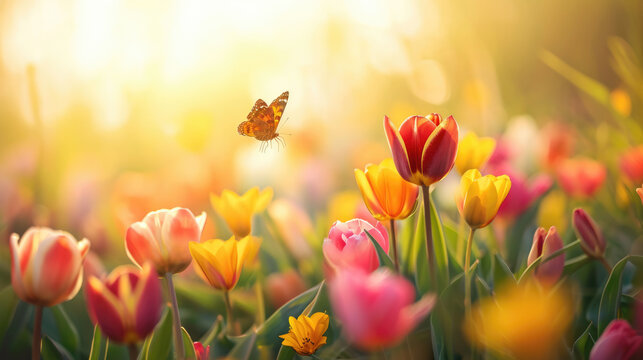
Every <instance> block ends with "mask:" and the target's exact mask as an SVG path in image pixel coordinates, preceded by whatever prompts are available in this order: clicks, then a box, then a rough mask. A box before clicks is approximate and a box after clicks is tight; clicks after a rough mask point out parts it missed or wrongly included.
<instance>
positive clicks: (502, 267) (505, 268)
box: [493, 253, 516, 289]
mask: <svg viewBox="0 0 643 360" xmlns="http://www.w3.org/2000/svg"><path fill="white" fill-rule="evenodd" d="M494 259H495V262H494V268H493V287H494V289H495V288H496V287H497V286H498V285H500V284H502V283H503V282H505V281H507V280H511V281H512V282H513V283H516V278H515V277H514V274H513V273H512V272H511V269H509V265H507V263H506V262H505V260H504V259H503V258H502V256H500V254H498V253H496V254H495V256H494Z"/></svg>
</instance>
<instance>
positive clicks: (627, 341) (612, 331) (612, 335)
mask: <svg viewBox="0 0 643 360" xmlns="http://www.w3.org/2000/svg"><path fill="white" fill-rule="evenodd" d="M641 342H643V337H641V336H640V335H638V334H637V333H636V331H635V330H634V329H632V327H631V326H630V324H629V323H628V322H627V321H625V320H614V321H612V322H611V323H609V325H607V328H606V329H605V331H603V335H601V337H599V338H598V341H596V344H594V347H593V348H592V352H591V353H590V355H589V359H590V360H627V359H630V358H631V357H632V355H633V354H634V353H635V352H636V351H637V349H638V348H639V346H640V345H641Z"/></svg>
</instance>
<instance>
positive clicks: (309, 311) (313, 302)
mask: <svg viewBox="0 0 643 360" xmlns="http://www.w3.org/2000/svg"><path fill="white" fill-rule="evenodd" d="M325 289H326V281H325V280H323V281H322V282H321V283H320V284H319V288H318V289H317V293H316V294H315V297H314V298H313V299H312V300H311V301H310V304H308V306H306V308H305V309H304V311H302V312H301V314H300V315H304V316H310V314H312V313H313V312H312V311H313V308H314V307H315V305H316V304H317V300H318V299H319V295H320V294H321V293H322V292H323V291H324V290H325Z"/></svg>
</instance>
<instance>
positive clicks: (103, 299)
mask: <svg viewBox="0 0 643 360" xmlns="http://www.w3.org/2000/svg"><path fill="white" fill-rule="evenodd" d="M87 306H88V307H89V308H90V314H91V315H92V317H93V318H95V322H97V323H98V324H99V326H100V328H101V330H102V331H103V333H104V334H105V335H106V336H107V337H109V338H110V339H113V340H115V341H118V342H122V341H123V339H124V337H125V324H124V323H123V319H124V314H123V313H122V312H121V311H120V309H119V308H120V305H119V303H118V301H117V300H116V298H115V297H114V296H113V295H112V294H111V293H110V292H109V290H107V289H106V288H105V287H104V286H103V284H102V283H101V282H100V280H98V279H97V278H95V277H91V278H90V279H89V281H88V283H87Z"/></svg>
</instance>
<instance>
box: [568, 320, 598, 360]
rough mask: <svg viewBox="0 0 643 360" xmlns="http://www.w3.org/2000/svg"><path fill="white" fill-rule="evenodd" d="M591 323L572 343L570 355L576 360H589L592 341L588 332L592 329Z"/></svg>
mask: <svg viewBox="0 0 643 360" xmlns="http://www.w3.org/2000/svg"><path fill="white" fill-rule="evenodd" d="M592 325H593V324H592V323H591V322H590V323H589V325H588V326H587V329H585V331H583V333H582V334H581V335H580V336H579V337H578V339H576V341H574V346H573V348H572V355H573V356H574V359H576V360H586V359H589V353H590V351H591V350H592V346H594V339H593V338H592V334H591V333H590V330H591V329H592Z"/></svg>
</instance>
